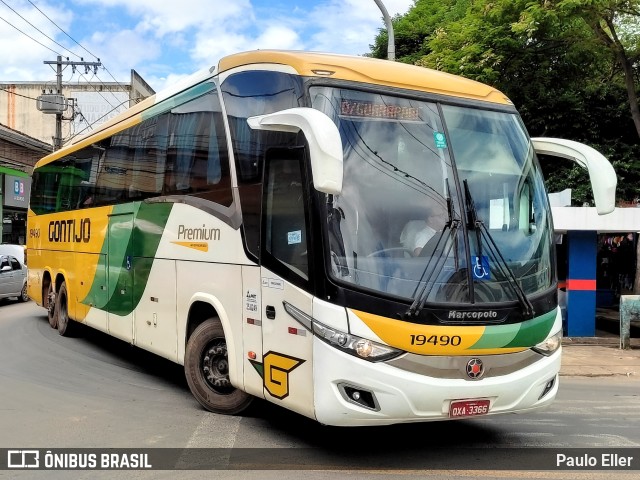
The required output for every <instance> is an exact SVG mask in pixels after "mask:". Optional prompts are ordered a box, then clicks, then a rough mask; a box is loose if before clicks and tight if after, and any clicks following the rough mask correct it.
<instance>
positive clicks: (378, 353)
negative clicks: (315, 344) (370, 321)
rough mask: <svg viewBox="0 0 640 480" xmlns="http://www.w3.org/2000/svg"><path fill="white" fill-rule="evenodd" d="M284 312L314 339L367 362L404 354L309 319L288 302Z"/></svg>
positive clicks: (395, 349)
mask: <svg viewBox="0 0 640 480" xmlns="http://www.w3.org/2000/svg"><path fill="white" fill-rule="evenodd" d="M282 303H283V305H284V309H285V310H286V312H287V313H288V314H289V315H291V316H292V317H293V318H295V319H296V320H297V321H298V322H300V324H302V325H303V326H304V327H305V328H307V330H310V331H311V332H312V333H313V334H314V335H315V336H316V337H318V338H319V339H320V340H322V341H323V342H326V343H328V344H329V345H331V346H332V347H335V348H337V349H338V350H342V351H343V352H345V353H348V354H349V355H353V356H355V357H358V358H362V359H364V360H368V361H369V362H384V361H386V360H390V359H392V358H395V357H397V356H400V355H402V354H403V353H404V351H402V350H398V349H397V348H393V347H389V346H388V345H383V344H381V343H378V342H374V341H372V340H368V339H366V338H362V337H358V336H357V335H352V334H350V333H346V332H342V331H340V330H337V329H335V328H332V327H329V326H327V325H325V324H323V323H320V322H318V321H317V320H315V319H313V318H311V317H310V316H309V315H307V314H306V313H304V312H302V311H301V310H299V309H297V308H296V307H294V306H293V305H291V304H290V303H288V302H282Z"/></svg>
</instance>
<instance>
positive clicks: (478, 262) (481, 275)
mask: <svg viewBox="0 0 640 480" xmlns="http://www.w3.org/2000/svg"><path fill="white" fill-rule="evenodd" d="M471 262H472V263H473V278H474V279H475V280H491V274H490V270H489V257H486V256H485V255H482V256H481V257H479V256H477V255H474V256H472V257H471Z"/></svg>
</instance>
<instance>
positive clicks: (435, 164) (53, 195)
mask: <svg viewBox="0 0 640 480" xmlns="http://www.w3.org/2000/svg"><path fill="white" fill-rule="evenodd" d="M536 149H538V151H539V152H540V151H543V152H544V153H545V154H548V155H558V156H561V157H565V158H573V159H575V160H577V161H579V162H580V163H582V164H583V165H585V166H587V167H589V169H590V172H591V174H592V185H593V187H594V192H595V195H596V200H597V201H598V208H599V210H600V211H601V212H606V211H608V210H610V209H612V208H613V193H614V190H615V175H613V173H612V172H613V171H612V169H611V166H610V164H609V163H608V162H607V161H606V159H604V157H602V156H601V155H599V154H598V153H597V152H595V151H593V150H592V149H590V148H589V147H586V146H584V145H581V144H577V143H574V142H569V141H564V140H557V139H533V140H532V139H531V138H529V136H528V135H527V132H526V130H525V127H524V126H523V123H522V121H521V119H520V117H519V116H518V113H517V111H516V109H515V108H514V106H513V105H512V103H511V102H510V101H509V100H508V99H507V98H506V97H505V96H504V95H503V94H502V93H500V92H499V91H496V90H495V89H493V88H491V87H489V86H486V85H482V84H479V83H476V82H473V81H469V80H466V79H463V78H460V77H456V76H452V75H448V74H444V73H441V72H436V71H431V70H428V69H424V68H420V67H414V66H409V65H405V64H400V63H394V62H389V61H384V60H375V59H371V58H363V57H350V56H341V55H329V54H320V53H304V52H287V51H254V52H246V53H241V54H237V55H231V56H229V57H226V58H223V59H222V60H220V62H219V64H218V65H217V66H215V67H212V68H211V69H208V70H206V71H204V72H201V73H199V74H196V75H194V76H193V77H191V78H189V79H188V80H187V81H185V82H183V83H182V84H180V85H178V86H176V87H175V88H173V89H171V90H169V91H166V92H162V93H159V94H157V95H155V96H154V97H151V98H149V99H147V100H145V101H143V102H142V103H140V104H138V105H137V106H135V107H133V108H131V109H129V110H128V111H126V112H124V113H123V114H121V115H119V116H118V117H116V118H114V119H112V120H110V121H109V122H108V123H107V124H106V125H104V126H102V127H101V128H100V129H99V130H98V131H96V132H93V133H92V134H90V135H88V136H86V137H84V138H81V139H79V140H77V141H75V142H74V143H73V144H71V145H68V146H66V147H64V148H62V149H61V150H58V151H56V152H54V153H52V154H51V155H49V156H47V157H45V158H43V159H42V160H41V161H40V162H38V164H37V165H36V167H35V169H34V174H33V185H32V190H31V192H32V193H31V203H30V209H29V217H28V253H29V296H30V297H31V298H32V299H33V300H35V301H36V302H37V303H38V304H39V305H41V306H43V307H45V308H46V309H47V310H48V316H49V322H50V324H51V326H52V327H54V328H57V330H58V332H59V333H60V334H61V335H65V334H68V333H69V330H70V329H71V328H73V327H74V324H75V322H80V323H82V324H84V325H87V326H90V327H93V328H96V329H98V330H101V331H102V332H105V333H107V334H109V335H113V336H115V337H117V338H119V339H122V340H123V341H126V342H129V343H131V344H133V345H135V346H138V347H140V348H143V349H146V350H148V351H151V352H154V353H156V354H158V355H160V356H162V357H165V358H167V359H170V360H172V361H174V362H177V363H178V364H182V365H184V368H185V374H186V378H187V380H188V384H189V387H190V389H191V391H192V392H193V395H194V396H195V398H196V399H197V400H198V401H199V402H200V403H201V404H202V405H203V406H204V407H205V408H206V409H208V410H210V411H213V412H218V413H226V414H238V413H240V412H242V411H243V410H244V409H245V408H246V407H247V406H248V405H249V404H250V402H251V400H252V399H253V398H255V397H259V398H264V399H266V400H268V401H270V402H273V403H275V404H278V405H281V406H283V407H285V408H288V409H291V410H293V411H295V412H299V413H300V414H302V415H305V416H307V417H310V418H313V419H316V420H317V421H318V422H320V423H323V424H329V425H383V424H394V423H402V422H416V421H431V420H443V419H449V418H466V417H469V416H474V415H492V414H499V413H505V412H520V411H526V410H530V409H534V408H538V407H543V406H546V405H548V404H549V403H550V402H552V400H553V399H554V397H555V395H556V392H557V389H558V372H559V369H560V357H561V346H560V344H561V341H560V340H561V335H562V321H561V316H560V313H559V309H558V302H557V281H556V271H555V269H556V266H555V254H554V243H553V230H552V219H551V210H550V208H549V203H548V200H547V195H546V192H545V188H544V184H543V178H542V175H541V172H540V167H539V164H538V160H537V157H536ZM612 175H613V176H612ZM411 230H413V231H414V232H413V233H416V234H417V237H416V238H414V239H409V238H408V237H409V236H410V235H411Z"/></svg>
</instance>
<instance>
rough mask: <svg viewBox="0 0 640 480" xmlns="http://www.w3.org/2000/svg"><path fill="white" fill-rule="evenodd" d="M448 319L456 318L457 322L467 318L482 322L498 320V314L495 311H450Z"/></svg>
mask: <svg viewBox="0 0 640 480" xmlns="http://www.w3.org/2000/svg"><path fill="white" fill-rule="evenodd" d="M447 318H449V319H454V318H455V319H457V320H464V319H467V318H471V319H474V320H481V319H484V318H498V312H496V311H495V310H487V311H485V312H478V311H475V312H461V311H459V310H449V316H448V317H447Z"/></svg>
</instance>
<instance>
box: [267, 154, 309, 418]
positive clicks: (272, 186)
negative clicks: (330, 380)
mask: <svg viewBox="0 0 640 480" xmlns="http://www.w3.org/2000/svg"><path fill="white" fill-rule="evenodd" d="M304 154H305V150H304V149H302V148H292V149H277V148H274V149H271V150H269V151H268V153H267V155H266V158H265V177H264V182H263V200H262V205H263V207H262V208H263V222H262V228H263V231H262V242H261V243H262V248H261V264H262V265H261V267H260V281H261V296H262V299H261V300H262V301H261V302H260V303H261V307H262V335H263V337H262V348H263V352H264V353H263V362H262V364H263V368H264V389H265V398H266V399H268V400H270V401H272V402H274V403H281V404H282V405H283V406H285V407H286V408H289V409H291V410H294V411H297V412H298V413H301V414H303V415H306V416H308V417H312V418H313V412H314V401H313V395H314V392H313V361H312V353H313V338H312V335H311V332H310V331H309V330H308V329H307V328H305V324H309V322H308V321H307V319H309V318H311V314H312V305H313V295H311V293H310V292H309V291H308V290H309V288H308V287H309V264H308V262H309V255H308V247H309V246H310V242H309V238H308V232H309V228H308V213H307V208H306V205H305V198H306V195H305V193H304V192H305V186H304V181H303V176H302V161H303V159H304Z"/></svg>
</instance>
